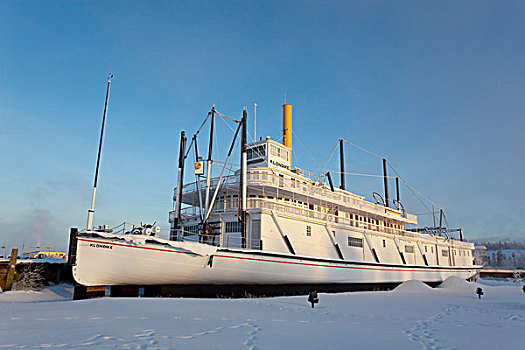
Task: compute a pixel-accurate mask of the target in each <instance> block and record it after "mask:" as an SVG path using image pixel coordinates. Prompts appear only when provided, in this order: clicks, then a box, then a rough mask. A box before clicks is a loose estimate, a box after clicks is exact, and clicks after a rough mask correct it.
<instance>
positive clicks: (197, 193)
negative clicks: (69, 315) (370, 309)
mask: <svg viewBox="0 0 525 350" xmlns="http://www.w3.org/2000/svg"><path fill="white" fill-rule="evenodd" d="M108 92H109V82H108ZM106 104H107V99H106ZM104 117H105V114H104ZM217 118H222V119H223V120H224V121H225V122H229V123H232V124H233V125H234V126H236V127H234V128H232V130H233V131H234V132H232V134H234V135H233V138H232V141H231V145H230V147H229V152H228V154H227V156H226V159H225V160H224V161H222V162H219V161H218V160H214V159H212V154H213V140H214V130H215V124H216V123H215V121H216V119H217ZM205 125H209V140H208V143H209V144H208V145H207V146H208V147H207V148H208V149H207V155H206V156H205V157H201V156H199V152H198V151H199V150H198V147H197V145H198V142H197V140H198V137H199V134H200V133H201V131H203V130H204V126H205ZM101 140H102V137H101ZM345 143H346V141H345V140H339V141H338V145H339V151H340V152H339V153H340V156H339V157H340V164H341V165H340V166H341V169H340V171H339V173H340V175H341V176H340V181H339V186H337V187H336V186H334V179H333V178H332V177H333V176H332V174H331V172H327V173H325V174H324V175H323V176H319V175H317V176H316V175H315V174H311V173H308V172H306V171H304V170H301V169H299V168H297V167H294V166H293V163H292V106H291V105H290V104H285V105H283V137H282V143H281V142H276V141H275V140H272V139H270V138H269V137H267V138H265V139H260V140H258V141H255V142H250V143H249V142H247V112H246V110H244V111H243V115H242V118H240V119H234V118H230V117H228V116H225V115H223V114H221V113H219V112H218V111H217V110H216V109H215V107H213V108H212V110H211V111H210V112H209V113H208V115H207V117H206V119H205V121H204V123H203V124H202V126H201V127H200V129H199V130H198V131H197V132H196V133H195V135H193V137H192V139H191V141H190V142H189V145H188V142H187V138H186V136H185V133H184V131H182V133H181V140H180V151H179V162H178V181H177V186H176V188H175V190H174V205H173V210H172V211H171V212H170V213H169V223H170V227H171V228H170V235H169V238H167V237H166V238H164V239H163V238H160V236H159V235H157V232H158V229H155V228H156V227H151V225H150V227H147V228H143V227H141V228H139V229H135V230H132V231H130V232H126V233H122V234H115V233H112V232H108V231H109V230H106V229H93V227H92V222H93V211H94V195H93V205H92V208H91V209H90V211H89V218H88V227H87V228H86V229H85V230H83V231H80V232H79V233H78V234H77V235H76V237H75V238H76V239H75V240H74V242H73V244H74V246H73V247H72V250H73V256H72V261H71V264H72V265H73V276H74V278H75V280H76V281H77V282H78V283H79V284H81V285H83V286H99V285H113V286H117V285H121V286H122V285H135V286H137V285H138V286H160V285H170V286H182V287H191V286H193V287H198V288H200V290H203V289H206V290H207V291H208V292H209V293H208V294H211V295H213V294H214V293H216V292H217V291H219V290H220V291H223V292H224V291H228V290H230V289H231V290H232V291H236V292H241V293H242V292H243V291H244V292H246V291H249V292H256V291H257V290H264V291H266V292H267V293H271V291H272V290H273V291H280V292H283V293H287V294H293V293H304V292H306V293H307V292H308V291H309V290H313V289H315V290H317V291H324V292H339V291H349V290H365V289H376V288H392V287H395V286H396V285H398V284H400V283H402V282H404V281H407V280H420V281H423V282H425V283H427V284H430V285H436V284H438V283H440V282H441V281H443V280H444V279H445V278H447V277H449V276H459V277H461V278H463V279H469V278H471V277H473V276H474V275H475V274H476V272H477V271H478V270H479V269H480V266H476V265H474V263H473V250H474V244H473V243H469V242H468V241H467V240H465V239H464V237H463V233H462V231H461V230H452V229H449V228H446V227H444V225H443V224H442V218H443V215H444V214H443V211H440V215H439V226H438V225H437V224H436V225H435V226H436V227H420V226H419V225H418V217H417V216H416V215H412V214H410V213H408V212H406V211H405V209H404V207H403V205H402V204H401V201H400V198H399V178H392V177H389V176H388V175H387V161H386V160H383V166H384V169H383V170H384V174H383V175H382V176H381V177H383V179H384V195H380V194H378V193H374V198H376V199H377V200H376V202H372V201H367V200H366V199H365V197H363V196H361V195H357V194H355V193H353V192H351V191H349V190H348V189H346V187H345V171H344V147H343V146H344V144H345ZM235 145H237V146H238V150H239V151H240V152H238V153H239V155H238V157H239V158H237V156H235V153H236V152H235V153H234V152H233V151H234V149H235ZM234 158H236V159H239V161H240V167H239V169H235V168H232V167H233V162H232V160H233V159H234ZM188 164H189V165H188ZM214 166H215V167H217V169H215V170H216V171H215V175H213V171H212V168H213V167H214ZM185 168H191V172H192V173H193V174H191V173H190V174H189V175H190V176H191V177H193V176H194V179H195V180H194V181H192V182H189V183H184V182H185V181H184V179H185ZM227 172H230V174H228V173H227ZM219 173H220V175H219ZM332 173H334V174H335V172H332ZM97 174H98V167H97ZM186 175H188V174H186ZM187 177H188V176H187ZM192 180H193V179H192ZM389 180H390V181H389ZM95 181H96V180H95ZM394 181H395V182H396V189H397V191H396V196H395V197H396V199H390V196H389V192H388V184H389V182H394ZM95 191H96V182H95V188H94V192H93V193H94V194H95ZM453 232H457V233H458V236H459V237H457V238H453V237H452V233H453Z"/></svg>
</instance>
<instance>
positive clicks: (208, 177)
mask: <svg viewBox="0 0 525 350" xmlns="http://www.w3.org/2000/svg"><path fill="white" fill-rule="evenodd" d="M214 128H215V105H214V106H213V107H212V109H211V125H210V140H209V146H208V162H207V163H208V164H207V166H206V197H205V200H204V210H205V212H207V211H208V206H209V205H210V203H209V200H210V198H209V196H210V187H211V159H212V151H213V129H214ZM203 234H204V242H205V243H206V241H207V239H208V219H206V220H205V221H204V224H203Z"/></svg>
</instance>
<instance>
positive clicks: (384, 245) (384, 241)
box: [383, 239, 386, 248]
mask: <svg viewBox="0 0 525 350" xmlns="http://www.w3.org/2000/svg"><path fill="white" fill-rule="evenodd" d="M383 248H386V240H384V239H383Z"/></svg>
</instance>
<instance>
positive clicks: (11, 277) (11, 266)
mask: <svg viewBox="0 0 525 350" xmlns="http://www.w3.org/2000/svg"><path fill="white" fill-rule="evenodd" d="M17 257H18V249H17V248H13V250H11V260H9V267H8V268H7V279H6V282H5V290H6V291H7V290H11V287H12V286H13V280H14V278H15V268H16V259H17Z"/></svg>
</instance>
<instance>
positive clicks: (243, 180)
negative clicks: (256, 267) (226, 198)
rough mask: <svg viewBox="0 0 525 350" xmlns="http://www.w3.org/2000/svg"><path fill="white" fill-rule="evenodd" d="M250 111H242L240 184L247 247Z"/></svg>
mask: <svg viewBox="0 0 525 350" xmlns="http://www.w3.org/2000/svg"><path fill="white" fill-rule="evenodd" d="M247 119H248V112H247V111H246V109H245V110H243V111H242V121H241V122H242V130H241V172H240V174H239V177H240V184H239V185H240V186H239V192H240V193H239V199H240V206H239V208H240V221H241V239H242V247H243V248H246V197H247V193H246V192H247V186H246V185H247V184H246V181H247V176H246V174H247V161H246V160H247V155H246V131H247V130H246V129H247V125H246V124H247Z"/></svg>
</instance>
